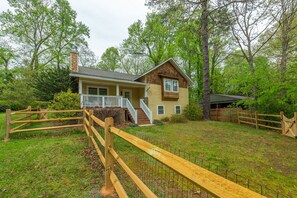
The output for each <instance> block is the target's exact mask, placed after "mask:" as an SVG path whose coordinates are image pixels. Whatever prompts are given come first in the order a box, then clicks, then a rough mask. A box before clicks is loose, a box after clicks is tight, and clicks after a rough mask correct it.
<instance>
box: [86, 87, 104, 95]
mask: <svg viewBox="0 0 297 198" xmlns="http://www.w3.org/2000/svg"><path fill="white" fill-rule="evenodd" d="M88 94H89V95H101V96H107V95H108V89H107V88H101V87H88Z"/></svg>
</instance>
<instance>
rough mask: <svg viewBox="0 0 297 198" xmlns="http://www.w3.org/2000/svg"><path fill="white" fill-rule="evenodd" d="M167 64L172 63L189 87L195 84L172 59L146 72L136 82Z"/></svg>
mask: <svg viewBox="0 0 297 198" xmlns="http://www.w3.org/2000/svg"><path fill="white" fill-rule="evenodd" d="M167 62H170V63H171V65H173V67H174V68H175V69H176V70H177V71H178V72H179V73H180V74H181V75H182V76H183V77H184V78H185V79H186V80H187V82H188V83H189V85H191V84H193V81H192V80H191V79H190V78H189V76H188V75H187V74H185V73H184V72H183V71H182V69H181V68H180V67H179V66H177V64H176V62H175V61H174V60H173V59H172V58H170V59H168V60H166V61H164V62H163V63H161V64H159V65H157V66H155V67H153V68H151V69H149V70H148V71H146V72H144V73H143V74H141V75H139V76H137V77H136V78H135V79H134V80H138V79H139V78H141V77H143V76H145V75H147V74H148V73H150V72H152V71H154V70H155V69H157V68H159V67H160V66H162V65H164V64H165V63H167Z"/></svg>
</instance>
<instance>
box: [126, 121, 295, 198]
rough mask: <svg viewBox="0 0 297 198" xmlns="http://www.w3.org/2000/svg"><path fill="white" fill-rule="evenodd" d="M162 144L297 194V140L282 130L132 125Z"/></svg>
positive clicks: (207, 124)
mask: <svg viewBox="0 0 297 198" xmlns="http://www.w3.org/2000/svg"><path fill="white" fill-rule="evenodd" d="M126 131H128V132H130V133H132V134H134V135H136V136H139V137H141V138H144V139H148V140H149V141H150V142H152V143H154V144H156V145H160V147H164V148H167V147H169V146H170V147H171V150H175V151H178V150H181V151H187V153H190V155H191V157H197V158H198V159H199V160H202V159H203V160H205V161H207V162H211V163H214V164H217V165H219V166H220V167H224V168H227V169H228V170H232V171H234V172H236V173H237V174H240V175H241V176H243V177H245V178H249V179H251V180H252V181H254V182H257V183H260V184H263V185H264V186H267V187H269V188H271V189H273V190H275V191H281V192H284V193H285V194H293V195H295V196H297V154H296V153H297V142H296V140H295V139H293V138H289V137H285V136H281V135H280V134H278V133H275V132H271V131H265V130H256V129H253V128H250V127H247V126H244V125H237V124H231V123H222V122H188V123H186V124H168V125H163V126H154V127H146V128H145V127H143V128H129V129H126Z"/></svg>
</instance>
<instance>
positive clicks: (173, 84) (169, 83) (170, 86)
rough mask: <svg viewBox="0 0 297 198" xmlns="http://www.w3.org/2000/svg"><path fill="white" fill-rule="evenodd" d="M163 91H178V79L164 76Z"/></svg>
mask: <svg viewBox="0 0 297 198" xmlns="http://www.w3.org/2000/svg"><path fill="white" fill-rule="evenodd" d="M164 91H165V92H178V80H174V79H168V78H164Z"/></svg>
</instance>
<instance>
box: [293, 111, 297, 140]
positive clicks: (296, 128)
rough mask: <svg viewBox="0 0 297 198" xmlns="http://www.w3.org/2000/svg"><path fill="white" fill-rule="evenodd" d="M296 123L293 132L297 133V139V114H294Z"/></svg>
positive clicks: (296, 135)
mask: <svg viewBox="0 0 297 198" xmlns="http://www.w3.org/2000/svg"><path fill="white" fill-rule="evenodd" d="M294 121H295V131H294V129H293V131H294V133H295V138H297V112H294Z"/></svg>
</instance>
